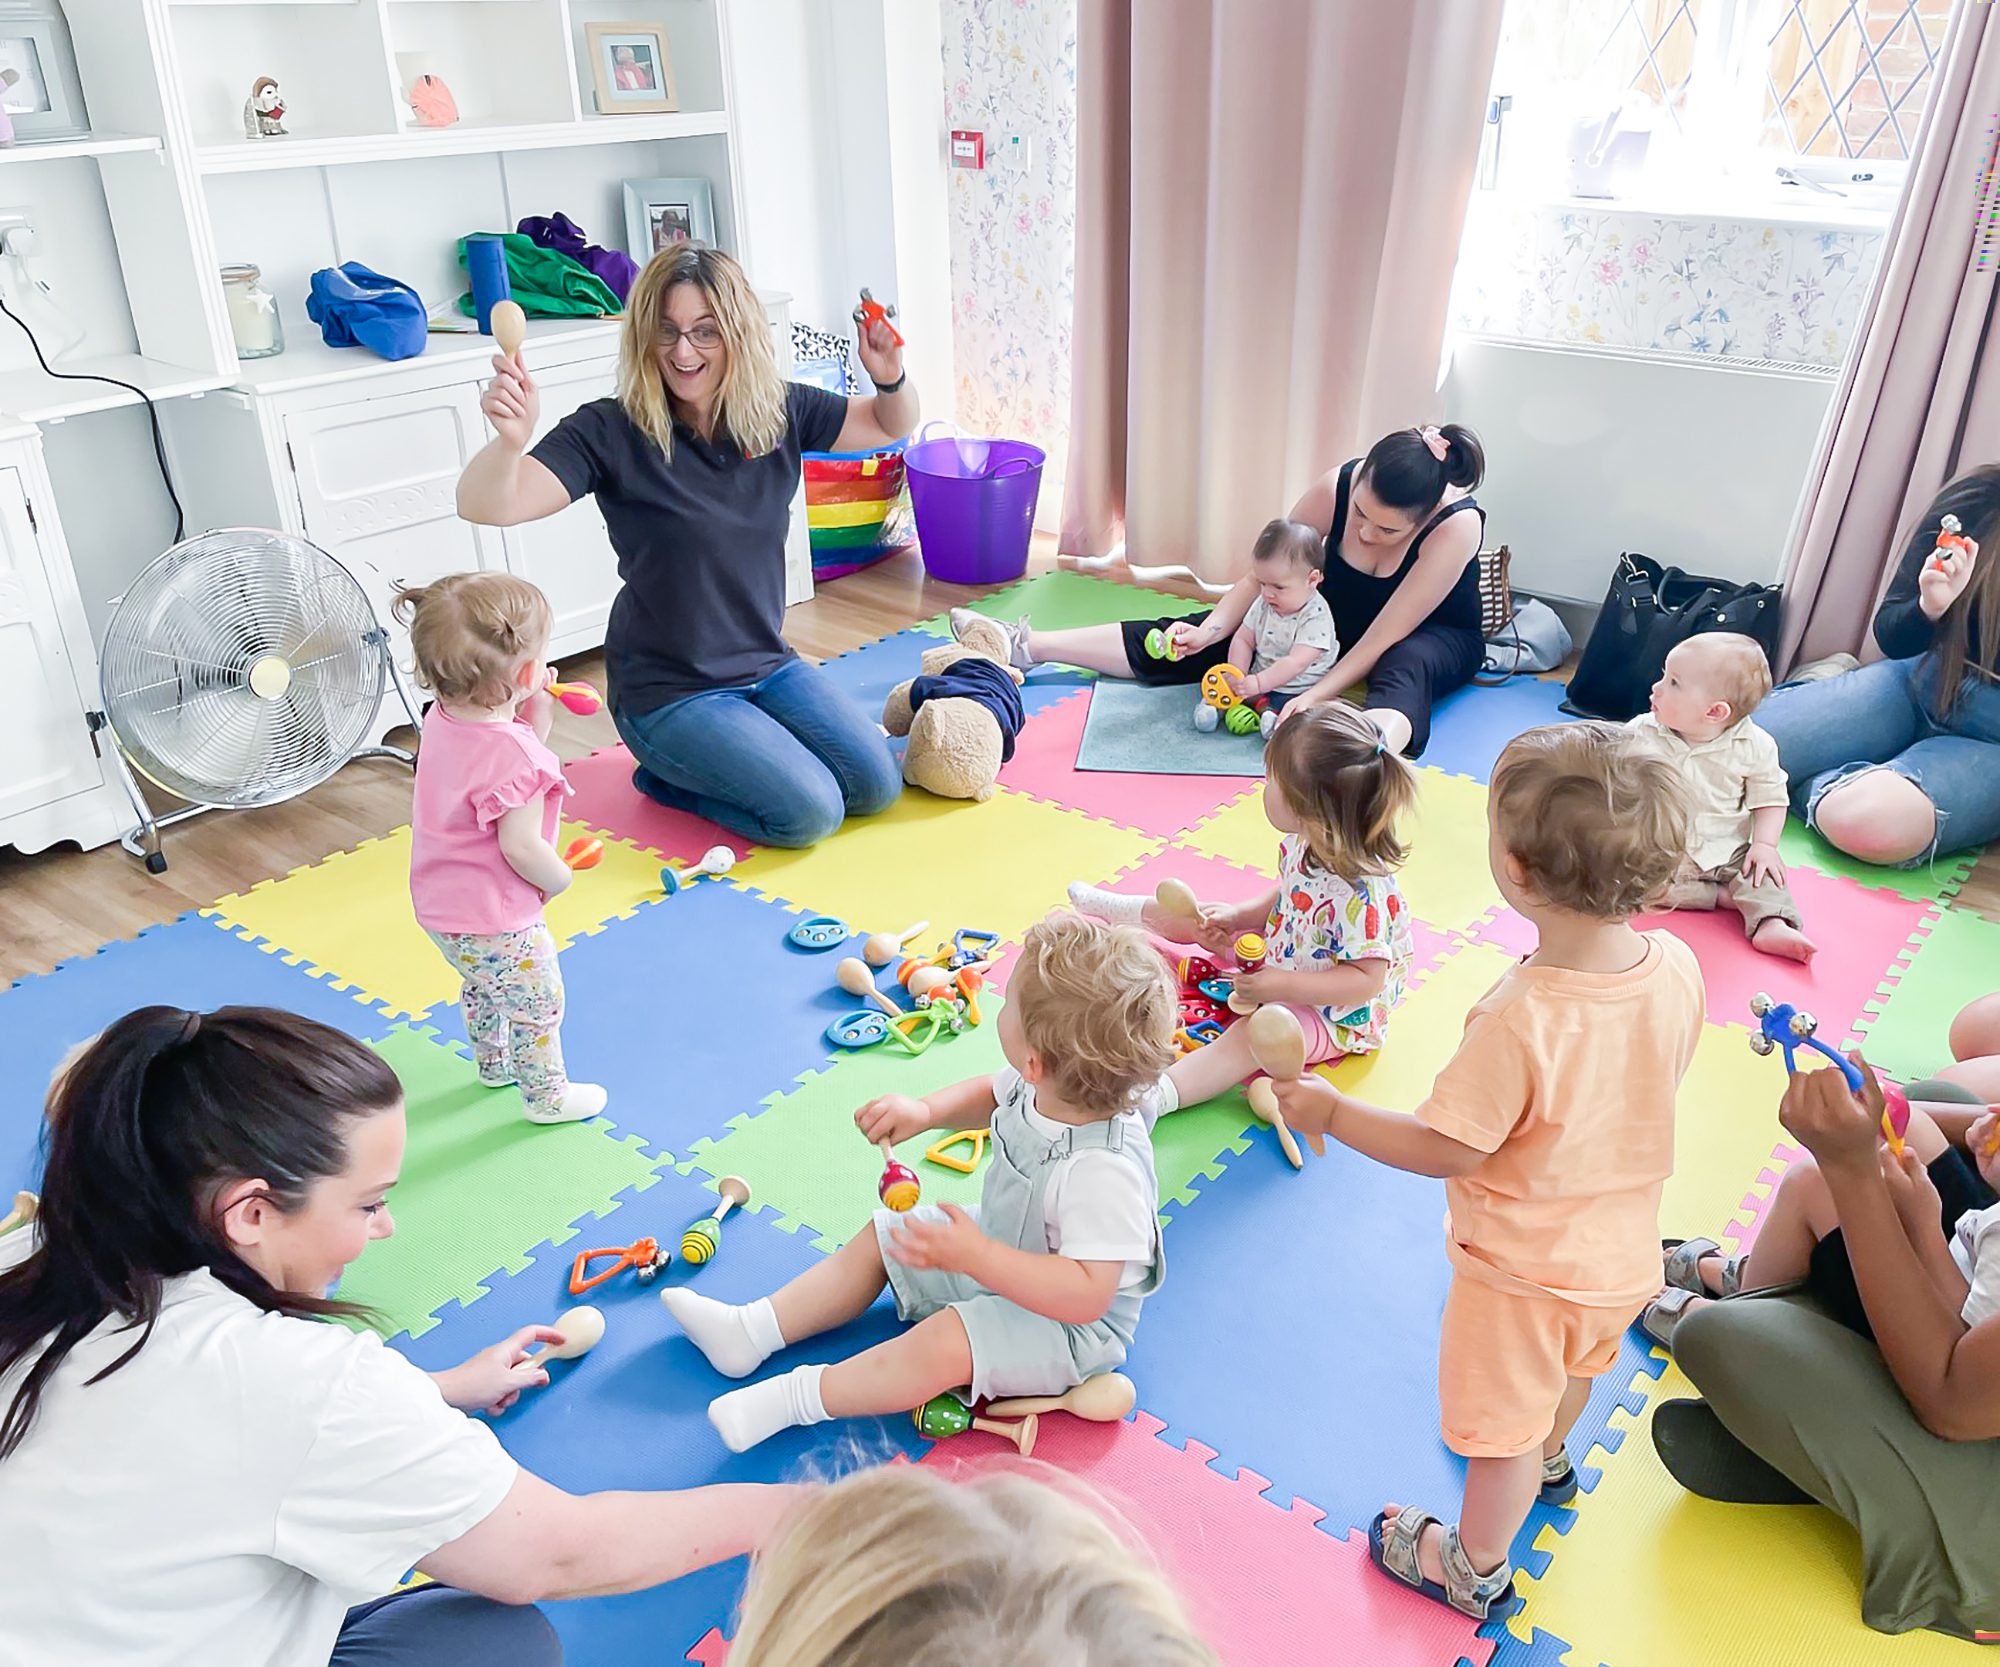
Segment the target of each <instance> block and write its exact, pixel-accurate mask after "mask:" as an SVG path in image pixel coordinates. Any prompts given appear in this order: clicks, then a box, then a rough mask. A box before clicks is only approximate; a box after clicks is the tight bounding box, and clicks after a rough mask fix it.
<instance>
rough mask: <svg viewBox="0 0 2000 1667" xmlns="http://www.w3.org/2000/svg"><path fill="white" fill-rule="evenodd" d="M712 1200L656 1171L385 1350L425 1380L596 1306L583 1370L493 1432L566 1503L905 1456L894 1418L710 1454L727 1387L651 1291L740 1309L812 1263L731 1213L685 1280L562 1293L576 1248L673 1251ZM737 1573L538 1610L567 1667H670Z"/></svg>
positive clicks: (884, 1319)
mask: <svg viewBox="0 0 2000 1667" xmlns="http://www.w3.org/2000/svg"><path fill="white" fill-rule="evenodd" d="M714 1203H715V1195H714V1193H712V1192H709V1191H707V1190H705V1189H704V1188H703V1187H702V1186H701V1184H700V1183H699V1182H698V1181H697V1180H695V1179H693V1178H692V1177H689V1176H685V1175H677V1174H674V1173H672V1172H671V1171H669V1172H668V1173H666V1174H665V1175H663V1176H662V1177H661V1179H660V1182H659V1184H658V1185H657V1186H653V1187H649V1188H648V1189H647V1190H646V1191H644V1192H642V1193H637V1194H631V1195H628V1196H627V1198H626V1199H625V1200H624V1201H623V1202H622V1203H621V1204H620V1207H619V1208H618V1209H616V1210H614V1211H612V1212H611V1214H610V1215H608V1216H606V1217H604V1218H603V1219H602V1220H592V1221H589V1222H586V1223H584V1224H583V1237H581V1238H578V1239H573V1240H570V1241H568V1242H567V1243H565V1244H564V1245H562V1246H561V1247H552V1246H549V1245H547V1244H544V1245H541V1246H539V1247H538V1248H537V1249H536V1250H534V1251H533V1252H531V1256H532V1260H531V1261H530V1263H529V1265H528V1266H527V1267H526V1268H525V1269H524V1270H522V1271H521V1272H520V1273H517V1274H511V1275H501V1276H499V1277H497V1278H495V1279H493V1280H491V1281H490V1282H489V1287H488V1288H489V1292H490V1294H489V1295H487V1296H484V1297H482V1298H480V1299H479V1300H478V1301H477V1302H475V1303H473V1304H471V1305H470V1306H469V1307H464V1308H447V1309H446V1310H444V1311H443V1312H442V1313H441V1315H440V1316H439V1324H438V1325H437V1326H436V1327H435V1328H434V1329H432V1330H431V1331H430V1332H428V1333H426V1334H425V1335H424V1336H423V1337H421V1338H418V1339H416V1340H414V1341H412V1340H410V1339H407V1338H402V1339H398V1341H397V1343H396V1347H398V1348H401V1349H402V1350H403V1351H404V1352H405V1353H406V1354H407V1355H408V1356H409V1357H410V1358H411V1359H412V1360H414V1361H415V1362H416V1363H417V1364H418V1365H419V1366H421V1367H423V1368H424V1369H425V1370H426V1371H436V1370H439V1369H441V1368H443V1367H446V1366H451V1365H455V1364H457V1363H458V1362H459V1361H461V1360H463V1359H465V1358H466V1357H468V1356H469V1355H471V1354H473V1353H474V1352H476V1351H477V1350H479V1349H481V1348H483V1347H485V1346H487V1345H489V1344H491V1343H494V1342H497V1341H498V1340H499V1339H501V1338H502V1337H505V1336H506V1335H507V1334H508V1333H509V1332H511V1331H513V1330H514V1329H516V1328H517V1327H520V1326H525V1325H535V1324H546V1323H547V1322H548V1321H550V1320H552V1319H553V1318H555V1316H556V1315H557V1314H558V1313H560V1312H561V1311H562V1310H563V1309H564V1308H567V1307H569V1306H571V1305H572V1304H574V1303H576V1302H579V1301H583V1302H590V1303H593V1304H595V1305H596V1306H597V1307H599V1308H601V1309H602V1310H603V1311H604V1314H605V1318H606V1322H607V1324H606V1327H605V1335H604V1340H603V1341H602V1342H601V1343H599V1344H598V1345H597V1347H596V1348H595V1349H593V1350H592V1351H591V1352H590V1353H589V1354H588V1355H586V1356H585V1357H584V1358H583V1359H581V1360H576V1361H565V1362H559V1363H558V1364H556V1365H555V1366H554V1367H553V1368H552V1369H551V1370H552V1379H553V1381H551V1382H550V1384H549V1385H548V1387H547V1388H545V1389H541V1390H537V1391H534V1392H533V1393H531V1394H529V1395H526V1396H524V1397H523V1398H522V1399H521V1400H520V1401H519V1402H518V1403H516V1405H515V1406H514V1407H513V1408H512V1409H511V1410H510V1411H508V1412H507V1413H505V1414H503V1415H502V1416H501V1417H499V1418H497V1419H495V1420H494V1421H493V1427H494V1430H495V1433H496V1434H497V1435H498V1436H499V1437H500V1440H501V1443H502V1445H504V1446H505V1447H506V1448H507V1450H508V1452H510V1453H511V1454H512V1455H513V1456H514V1457H515V1459H517V1460H518V1461H519V1462H520V1463H521V1464H522V1465H523V1466H525V1467H526V1468H527V1469H528V1470H530V1471H532V1472H534V1473H535V1474H536V1475H538V1476H541V1477H543V1478H544V1479H545V1480H547V1481H550V1482H553V1483H554V1484H555V1485H556V1486H558V1487H561V1488H564V1489H566V1490H568V1491H570V1492H573V1493H590V1492H595V1491H598V1490H601V1489H608V1488H638V1489H654V1488H689V1487H702V1486H706V1485H708V1484H711V1483H717V1482H778V1481H798V1480H802V1479H806V1478H825V1477H828V1476H831V1475H835V1474H840V1473H843V1472H845V1471H848V1470H852V1469H854V1468H856V1467H858V1466H860V1465H863V1464H871V1463H880V1462H883V1461H884V1460H887V1459H889V1458H892V1457H894V1456H895V1455H897V1454H899V1453H901V1454H907V1455H911V1456H915V1455H918V1454H920V1453H921V1452H922V1451H923V1450H924V1449H925V1447H926V1446H927V1445H928V1443H926V1442H924V1441H923V1440H922V1439H921V1438H919V1437H918V1435H917V1433H916V1431H915V1430H914V1429H913V1428H912V1427H911V1424H910V1420H909V1419H908V1418H907V1417H897V1418H885V1419H857V1420H851V1421H848V1422H844V1423H833V1424H823V1425H820V1426H818V1427H817V1428H814V1429H811V1430H791V1431H787V1432H785V1433H784V1434H782V1435H779V1436H776V1437H774V1438H773V1439H771V1440H770V1441H767V1442H765V1443H763V1444H762V1445H761V1446H758V1447H756V1448H753V1449H752V1450H751V1451H750V1452H748V1453H744V1454H732V1453H730V1452H729V1450H728V1449H727V1448H725V1447H724V1446H723V1445H722V1442H721V1440H720V1438H719V1437H718V1436H717V1435H716V1433H715V1430H714V1428H713V1426H711V1425H710V1423H709V1422H708V1417H707V1408H708V1403H709V1401H710V1400H711V1399H712V1398H713V1397H715V1396H716V1395H719V1394H722V1393H724V1392H725V1391H726V1390H728V1389H729V1388H731V1387H733V1386H732V1385H731V1383H730V1381H729V1380H728V1379H726V1378H723V1377H721V1376H719V1375H718V1374H717V1373H716V1372H715V1371H714V1370H713V1369H712V1368H711V1367H710V1366H709V1365H708V1363H707V1361H706V1360H704V1359H703V1358H702V1356H701V1355H700V1353H699V1352H698V1351H697V1350H696V1349H695V1348H694V1346H693V1345H692V1344H691V1343H689V1342H688V1341H687V1339H686V1338H685V1337H684V1336H682V1335H681V1333H680V1330H679V1328H678V1327H677V1326H676V1325H675V1324H674V1322H673V1318H672V1316H670V1315H669V1314H668V1313H667V1312H666V1310H665V1309H663V1308H662V1307H661V1306H660V1304H659V1301H658V1297H657V1293H658V1291H659V1290H660V1289H661V1287H662V1285H664V1284H679V1283H683V1282H685V1283H689V1284H691V1285H693V1286H694V1287H695V1288H696V1289H698V1290H700V1291H701V1292H703V1293H704V1294H705V1295H708V1296H712V1297H715V1298H717V1299H718V1300H721V1301H725V1302H745V1301H748V1300H750V1299H751V1298H753V1297H758V1296H763V1295H766V1294H768V1293H769V1292H771V1291H774V1290H776V1289H777V1288H778V1287H779V1286H780V1285H782V1284H783V1283H784V1282H785V1281H786V1280H788V1279H790V1278H792V1277H793V1276H794V1275H796V1274H798V1273H801V1272H803V1271H804V1270H805V1269H806V1268H808V1267H811V1266H813V1265H814V1264H815V1263H817V1262H818V1261H819V1260H820V1257H819V1256H818V1254H817V1253H816V1252H814V1250H813V1249H812V1247H811V1246H810V1245H809V1244H808V1243H807V1242H806V1241H805V1240H803V1239H801V1238H797V1237H794V1236H793V1235H791V1234H788V1233H784V1232H781V1231H779V1230H778V1229H776V1228H774V1227H771V1226H769V1225H767V1224H766V1223H765V1222H764V1221H762V1220H761V1219H759V1218H757V1217H755V1216H748V1217H746V1216H742V1215H740V1214H732V1215H731V1216H730V1218H729V1219H728V1221H727V1222H725V1223H724V1226H723V1234H722V1248H721V1250H720V1251H719V1253H718V1254H717V1255H716V1257H715V1259H714V1260H713V1261H711V1262H709V1263H708V1264H706V1265H705V1266H703V1267H701V1268H699V1269H695V1268H690V1267H689V1266H687V1265H686V1264H685V1263H683V1262H682V1261H681V1260H680V1258H679V1255H678V1254H676V1255H675V1258H674V1260H673V1262H672V1264H671V1265H670V1266H669V1267H668V1268H667V1270H666V1271H665V1272H664V1273H663V1274H662V1276H661V1279H660V1281H658V1282H656V1283H655V1284H654V1285H652V1286H650V1287H646V1286H641V1285H639V1284H638V1283H637V1281H636V1280H634V1279H632V1278H631V1277H630V1276H629V1275H624V1276H621V1277H620V1278H619V1279H618V1280H616V1281H612V1282H607V1283H606V1284H604V1285H600V1286H598V1287H597V1288H596V1289H595V1290H594V1291H592V1292H591V1293H589V1294H588V1295H587V1296H584V1297H581V1298H576V1297H571V1296H570V1295H569V1292H568V1286H567V1280H568V1274H569V1265H570V1259H571V1257H572V1256H573V1255H574V1254H575V1252H576V1250H577V1248H578V1247H579V1246H586V1241H587V1245H597V1244H622V1243H627V1242H629V1241H631V1240H632V1239H635V1238H638V1237H640V1236H641V1235H646V1234H650V1235H652V1236H653V1237H655V1238H657V1239H659V1240H660V1241H661V1242H662V1243H664V1244H670V1245H673V1246H675V1247H678V1246H679V1244H680V1235H681V1230H682V1229H683V1228H684V1227H686V1225H687V1224H688V1223H689V1222H690V1221H693V1220H695V1219H697V1218H698V1217H700V1216H703V1215H706V1214H707V1213H708V1212H709V1210H710V1209H711V1208H712V1207H713V1206H714ZM899 1329H900V1327H899V1325H898V1323H897V1321H896V1318H895V1311H894V1308H893V1307H892V1306H891V1305H890V1304H888V1303H887V1302H883V1303H878V1304H877V1305H876V1306H875V1307H874V1308H872V1309H870V1310H869V1312H868V1313H867V1314H866V1315H864V1316H863V1317H862V1318H861V1319H860V1320H858V1321H856V1322H855V1323H854V1324H852V1325H850V1326H846V1327H843V1328H842V1329H841V1330H840V1331H837V1332H832V1333H829V1334H828V1335H827V1336H824V1337H820V1338H814V1339H812V1340H810V1341H808V1342H806V1343H804V1344H802V1345H801V1346H800V1347H798V1348H796V1349H790V1350H787V1351H786V1352H785V1353H784V1354H782V1355H780V1356H778V1357H777V1358H776V1359H775V1360H773V1361H772V1363H771V1365H770V1367H769V1368H768V1369H767V1370H768V1371H769V1372H773V1373H775V1372H780V1371H784V1370H786V1369H788V1368H789V1367H791V1366H793V1365H796V1364H798V1363H799V1362H801V1361H807V1360H838V1359H843V1358H845V1357H846V1356H848V1355H850V1354H854V1353H856V1352H858V1351H859V1350H861V1349H864V1348H867V1347H869V1346H870V1345H872V1344H874V1343H877V1342H880V1341H882V1340H883V1339H884V1338H885V1337H888V1336H891V1335H893V1334H894V1333H895V1332H896V1331H897V1330H899ZM743 1574H744V1564H743V1562H742V1561H740V1560H738V1561H736V1562H733V1563H728V1564H724V1565H721V1566H719V1567H717V1568H714V1569H708V1570H704V1571H702V1572H701V1573H698V1574H694V1575H690V1576H689V1577H687V1578H686V1579H683V1580H678V1581H675V1582H674V1583H673V1584H672V1585H669V1586H663V1587H657V1588H655V1589H654V1590H652V1591H648V1592H638V1593H633V1594H630V1595H628V1596H625V1597H618V1598H590V1599H580V1600H576V1601H573V1602H567V1603H559V1604H552V1605H550V1606H549V1611H548V1612H549V1615H550V1618H551V1619H552V1620H553V1621H554V1622H555V1625H556V1630H557V1631H558V1632H559V1633H561V1634H562V1638H563V1643H564V1647H565V1648H566V1649H567V1650H568V1652H569V1659H570V1660H572V1661H575V1662H579V1663H591V1664H596V1663H604V1664H615V1663H624V1662H637V1661H657V1662H661V1663H668V1662H678V1661H679V1660H680V1659H681V1656H682V1654H683V1653H684V1652H685V1651H686V1650H687V1649H688V1648H689V1647H690V1646H692V1645H693V1644H694V1643H695V1642H696V1641H697V1640H698V1639H699V1638H700V1637H701V1636H702V1634H703V1633H705V1632H706V1631H707V1630H708V1628H709V1627H711V1626H717V1627H721V1628H723V1629H724V1630H725V1631H727V1630H729V1621H730V1616H731V1613H732V1611H733V1608H734V1605H735V1602H736V1599H737V1597H738V1595H739V1593H740V1592H741V1589H742V1582H743Z"/></svg>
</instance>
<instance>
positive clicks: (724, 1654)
mask: <svg viewBox="0 0 2000 1667" xmlns="http://www.w3.org/2000/svg"><path fill="white" fill-rule="evenodd" d="M687 1659H688V1660H689V1661H692V1662H695V1663H696V1664H697V1667H723V1663H724V1662H726V1661H727V1660H728V1659H729V1640H728V1639H727V1638H725V1637H723V1636H722V1634H721V1633H720V1632H718V1631H717V1630H716V1629H715V1628H714V1627H710V1628H709V1629H708V1631H706V1632H704V1633H703V1634H702V1635H701V1638H700V1639H699V1640H698V1641H697V1642H696V1644H695V1647H694V1648H693V1649H691V1650H689V1651H688V1653H687Z"/></svg>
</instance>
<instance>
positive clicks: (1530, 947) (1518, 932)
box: [1472, 903, 1541, 959]
mask: <svg viewBox="0 0 2000 1667" xmlns="http://www.w3.org/2000/svg"><path fill="white" fill-rule="evenodd" d="M1472 936H1473V939H1474V941H1475V942H1478V943H1486V944H1491V945H1492V946H1493V947H1494V948H1495V949H1504V950H1505V951H1506V952H1507V953H1508V954H1509V955H1512V956H1514V957H1515V958H1516V959H1519V958H1520V957H1521V956H1523V955H1532V954H1534V952H1535V951H1536V950H1537V949H1538V948H1540V947H1541V937H1540V935H1539V934H1538V933H1537V932H1536V931H1535V928H1534V924H1533V922H1531V921H1529V920H1527V919H1525V918H1523V917H1522V916H1520V915H1517V914H1516V913H1515V912H1514V911H1513V910H1512V909H1510V908H1508V907H1507V905H1506V904H1504V903H1503V904H1501V905H1500V907H1499V908H1497V909H1495V910H1494V911H1493V912H1492V913H1491V914H1489V915H1488V916H1487V917H1486V918H1485V919H1484V920H1482V921H1480V922H1478V923H1477V924H1476V925H1475V926H1474V927H1473V928H1472Z"/></svg>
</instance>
